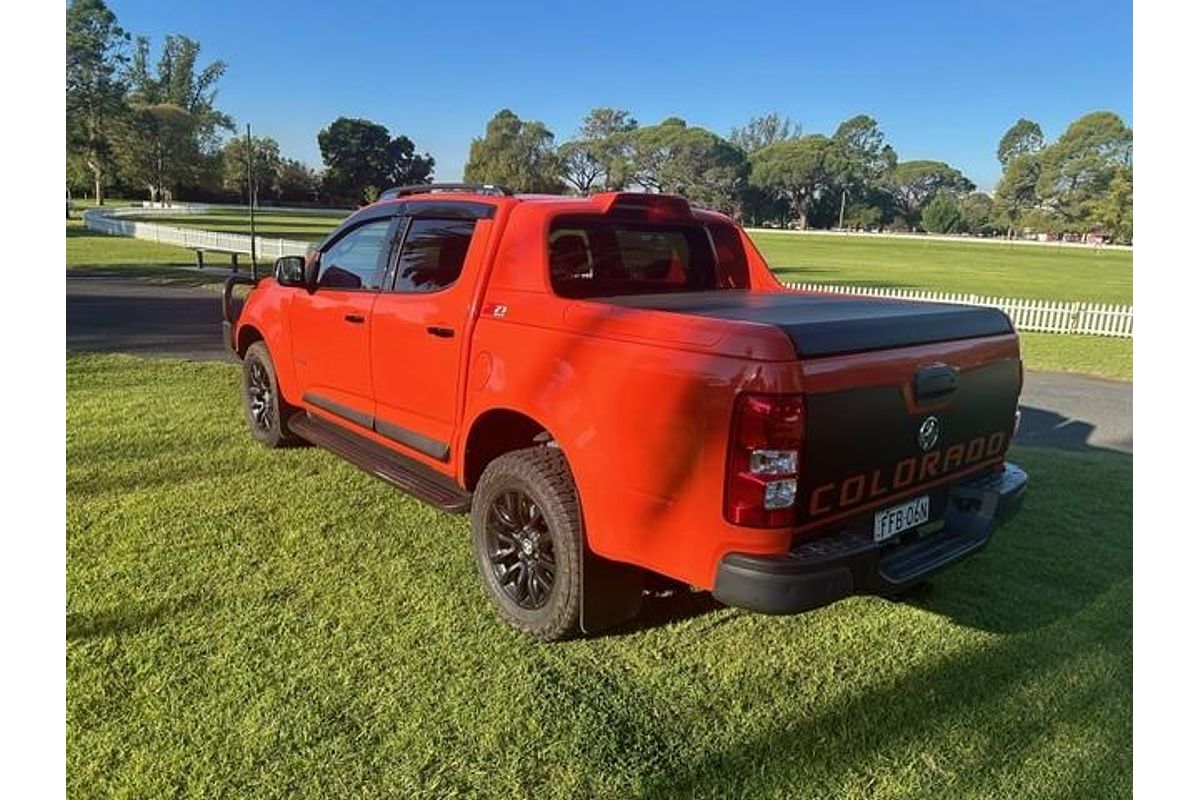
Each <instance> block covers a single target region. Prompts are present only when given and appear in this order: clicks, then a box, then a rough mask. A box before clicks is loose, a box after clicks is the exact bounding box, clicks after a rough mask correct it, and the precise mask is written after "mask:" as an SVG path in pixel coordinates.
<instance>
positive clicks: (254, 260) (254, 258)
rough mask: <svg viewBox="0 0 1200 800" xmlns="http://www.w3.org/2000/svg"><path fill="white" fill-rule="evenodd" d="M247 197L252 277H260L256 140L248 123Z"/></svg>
mask: <svg viewBox="0 0 1200 800" xmlns="http://www.w3.org/2000/svg"><path fill="white" fill-rule="evenodd" d="M246 197H247V198H249V200H250V277H252V278H254V279H255V280H257V279H258V250H257V247H256V246H255V241H254V199H255V198H254V140H253V139H251V138H250V123H249V122H247V123H246Z"/></svg>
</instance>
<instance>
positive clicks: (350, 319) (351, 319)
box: [343, 314, 367, 325]
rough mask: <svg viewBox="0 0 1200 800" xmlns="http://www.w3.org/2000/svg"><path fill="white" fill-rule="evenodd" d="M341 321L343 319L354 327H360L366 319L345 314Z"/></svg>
mask: <svg viewBox="0 0 1200 800" xmlns="http://www.w3.org/2000/svg"><path fill="white" fill-rule="evenodd" d="M343 319H345V320H346V322H353V323H354V324H355V325H361V324H362V323H364V322H366V321H367V318H366V317H364V316H363V315H362V314H347V315H346V316H345V317H343Z"/></svg>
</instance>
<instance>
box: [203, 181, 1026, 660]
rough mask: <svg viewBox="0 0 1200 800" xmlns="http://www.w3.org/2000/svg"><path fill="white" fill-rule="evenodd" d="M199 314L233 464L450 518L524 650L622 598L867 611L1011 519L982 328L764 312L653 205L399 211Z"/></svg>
mask: <svg viewBox="0 0 1200 800" xmlns="http://www.w3.org/2000/svg"><path fill="white" fill-rule="evenodd" d="M248 280H249V279H246V278H232V279H230V281H229V283H228V284H227V285H226V291H225V296H224V298H223V302H224V314H225V325H226V336H227V340H228V344H229V346H230V347H231V348H232V349H233V350H234V351H235V352H236V353H237V355H238V356H239V357H240V358H241V359H242V361H243V375H244V381H243V388H244V398H243V399H244V403H245V409H246V421H247V423H248V425H249V428H250V432H251V434H252V435H253V436H254V437H255V438H256V439H258V440H259V441H260V442H262V443H264V444H266V445H268V446H271V447H278V446H282V445H287V444H291V443H295V442H300V441H303V442H309V443H311V444H314V445H318V446H320V447H323V448H326V449H328V450H330V451H332V452H333V453H335V454H337V455H338V456H341V457H342V458H344V459H346V460H348V461H350V462H352V463H354V464H356V465H357V466H359V467H361V468H363V469H365V470H366V471H368V472H371V473H372V474H374V475H376V476H378V477H379V478H382V479H383V480H385V481H388V482H390V483H392V484H394V485H395V486H397V487H399V488H400V489H403V490H404V491H406V492H409V493H411V494H413V495H415V496H417V497H419V498H421V499H423V500H425V501H427V502H429V503H432V504H433V505H435V506H438V507H439V508H442V509H445V510H447V511H454V512H469V513H470V515H471V530H472V545H473V549H474V554H475V558H476V561H477V563H478V567H479V573H480V577H481V579H482V583H483V586H484V589H485V591H486V593H487V594H488V596H489V597H490V598H491V600H492V602H493V603H494V604H495V606H496V608H497V609H498V610H499V613H500V614H501V615H502V616H503V617H504V618H505V619H506V620H507V621H508V622H509V623H511V624H512V625H514V626H515V627H517V628H518V629H520V630H522V631H524V632H526V633H528V634H530V635H532V636H534V637H536V638H539V639H543V640H553V639H560V638H563V637H566V636H569V635H571V634H573V633H576V632H578V631H580V630H583V631H584V632H591V631H595V630H599V629H601V628H604V627H606V626H609V625H613V624H616V623H618V622H621V621H624V620H627V619H629V618H631V617H632V616H634V615H636V614H637V611H638V607H639V604H640V602H641V598H642V595H643V592H644V586H645V578H646V577H647V575H649V574H656V575H659V576H665V577H666V578H669V579H674V580H675V581H679V582H682V583H684V584H687V585H690V586H692V587H697V588H699V589H702V590H710V591H712V592H713V594H714V595H715V597H716V598H717V599H718V600H720V601H721V602H723V603H726V604H730V605H735V606H741V607H744V608H748V609H752V610H755V611H760V612H764V613H772V614H785V613H795V612H800V611H804V610H807V609H811V608H815V607H818V606H822V605H825V604H828V603H831V602H833V601H835V600H838V599H839V598H842V597H845V596H847V595H851V594H855V593H876V594H885V595H894V594H898V593H900V592H902V591H903V590H905V589H906V588H908V587H910V586H912V585H913V584H914V583H916V582H918V581H921V580H923V579H925V578H926V577H927V576H928V575H930V574H931V573H933V572H935V571H936V570H938V569H941V568H942V567H945V566H947V565H948V564H951V563H953V562H955V561H957V560H959V559H961V558H963V557H965V556H968V555H970V554H972V553H975V552H977V551H978V550H980V549H981V548H982V547H984V546H985V545H986V544H987V542H988V540H989V539H990V537H991V536H992V533H993V531H994V530H995V528H996V527H997V525H999V524H1000V523H1001V522H1003V521H1004V520H1005V519H1006V518H1008V517H1009V516H1011V515H1012V514H1013V513H1014V512H1015V511H1016V510H1017V508H1018V507H1019V505H1020V501H1021V499H1022V497H1023V493H1024V489H1025V484H1026V476H1025V474H1024V473H1023V472H1022V471H1021V470H1020V469H1019V468H1018V467H1016V466H1014V465H1012V464H1009V463H1007V462H1006V461H1005V453H1006V451H1007V449H1008V446H1009V442H1010V440H1011V438H1012V436H1013V433H1014V432H1015V428H1016V425H1017V421H1018V413H1017V398H1018V395H1019V393H1020V390H1021V383H1022V379H1023V370H1022V365H1021V361H1020V352H1019V346H1018V340H1017V336H1016V334H1015V333H1014V331H1013V328H1012V325H1011V323H1010V321H1009V320H1008V318H1007V317H1006V316H1005V315H1004V314H1003V313H1002V312H1001V311H999V310H996V309H990V308H976V307H966V306H957V305H944V304H933V303H917V302H904V301H897V300H884V299H875V298H864V297H851V296H845V295H834V294H818V293H806V292H795V291H789V290H787V289H785V288H784V287H783V286H782V285H781V284H780V283H779V282H778V281H777V280H776V278H775V277H774V276H773V275H772V273H771V271H770V270H769V269H768V267H767V265H766V263H765V262H764V261H763V258H762V256H761V255H760V254H759V252H758V251H757V249H756V248H755V246H754V244H753V243H752V242H751V240H750V239H749V237H748V236H747V235H746V234H745V232H744V231H743V230H742V229H740V228H739V227H738V226H737V225H736V224H734V223H733V222H732V221H731V220H730V219H729V218H727V217H725V216H723V215H720V214H716V213H713V212H711V211H704V210H701V209H698V208H693V207H691V206H690V205H689V204H688V202H687V201H686V200H684V199H683V198H680V197H674V196H669V195H657V194H636V193H615V192H614V193H607V194H597V195H594V196H591V197H560V196H541V195H538V196H534V195H517V196H514V195H512V194H511V193H510V192H508V191H506V190H503V189H499V188H497V187H491V186H469V185H432V186H419V187H401V188H399V189H394V190H391V191H389V192H387V193H385V195H384V197H383V198H382V199H381V200H380V201H379V202H377V203H374V204H372V205H370V206H367V207H365V208H362V209H360V210H359V211H357V212H355V213H354V214H353V215H351V216H350V217H349V218H348V219H346V220H345V221H344V222H343V223H342V224H341V225H340V226H339V227H338V228H337V229H336V230H335V231H334V232H333V233H332V234H330V236H329V237H328V238H327V239H326V240H325V241H324V242H323V243H322V244H321V245H320V246H319V247H317V248H315V249H314V250H313V251H312V252H311V253H310V254H309V256H308V257H287V258H282V259H280V260H279V261H278V262H276V264H275V269H274V272H273V275H272V276H270V277H264V278H263V279H262V280H257V281H253V283H254V286H253V288H252V289H251V290H250V292H249V294H248V296H247V297H246V299H245V301H244V302H243V303H241V304H240V309H238V308H236V306H237V305H238V303H237V301H235V299H234V297H233V286H234V284H236V283H238V282H239V281H240V282H247V281H248Z"/></svg>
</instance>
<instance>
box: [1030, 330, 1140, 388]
mask: <svg viewBox="0 0 1200 800" xmlns="http://www.w3.org/2000/svg"><path fill="white" fill-rule="evenodd" d="M1021 356H1022V358H1023V359H1024V360H1025V367H1026V369H1041V370H1051V371H1054V372H1079V373H1083V374H1087V375H1099V376H1101V377H1105V378H1117V379H1119V380H1127V381H1128V380H1133V339H1115V338H1110V337H1107V336H1063V335H1061V334H1055V333H1022V334H1021Z"/></svg>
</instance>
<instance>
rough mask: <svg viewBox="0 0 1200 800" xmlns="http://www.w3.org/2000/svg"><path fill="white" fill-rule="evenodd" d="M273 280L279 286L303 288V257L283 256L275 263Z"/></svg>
mask: <svg viewBox="0 0 1200 800" xmlns="http://www.w3.org/2000/svg"><path fill="white" fill-rule="evenodd" d="M275 280H276V281H278V282H279V285H280V286H297V287H304V286H306V285H307V284H306V283H305V281H304V256H284V257H283V258H280V259H278V260H276V261H275Z"/></svg>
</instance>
